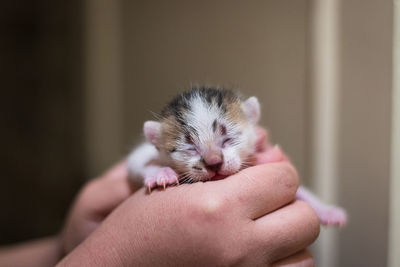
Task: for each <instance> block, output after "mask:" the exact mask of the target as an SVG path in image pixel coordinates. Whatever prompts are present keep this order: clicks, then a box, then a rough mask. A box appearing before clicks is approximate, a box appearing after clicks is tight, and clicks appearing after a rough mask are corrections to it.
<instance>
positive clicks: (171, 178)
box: [142, 165, 179, 192]
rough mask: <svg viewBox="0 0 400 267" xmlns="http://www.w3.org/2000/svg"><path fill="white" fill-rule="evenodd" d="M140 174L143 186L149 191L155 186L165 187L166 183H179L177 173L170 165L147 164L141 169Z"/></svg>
mask: <svg viewBox="0 0 400 267" xmlns="http://www.w3.org/2000/svg"><path fill="white" fill-rule="evenodd" d="M142 176H143V178H144V180H143V183H144V186H145V187H146V188H147V189H148V191H149V192H151V190H152V189H153V188H156V187H164V189H165V188H166V187H167V186H168V185H174V184H179V181H178V179H179V176H178V174H177V173H176V172H175V171H174V170H173V169H171V168H170V167H162V166H157V165H149V166H146V167H145V168H144V169H143V170H142Z"/></svg>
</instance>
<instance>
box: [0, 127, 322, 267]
mask: <svg viewBox="0 0 400 267" xmlns="http://www.w3.org/2000/svg"><path fill="white" fill-rule="evenodd" d="M260 133H261V134H264V137H263V138H264V139H265V138H266V133H265V132H264V131H261V132H260ZM264 144H265V143H263V144H262V142H260V154H259V156H258V163H260V164H262V163H270V162H276V163H271V164H267V165H262V166H257V167H252V168H248V169H246V170H243V171H242V172H240V173H238V174H236V175H234V176H232V177H229V178H228V179H225V180H221V181H214V182H209V183H197V184H192V185H181V186H179V187H171V188H167V189H166V190H165V191H154V192H153V193H152V194H150V195H148V194H145V192H144V190H143V189H141V190H139V191H138V192H136V193H135V194H133V195H132V196H130V195H131V193H132V192H133V191H134V190H132V189H131V188H130V187H129V185H128V183H127V174H126V170H125V166H124V165H123V163H122V164H119V165H117V166H115V167H114V168H113V169H111V171H109V172H107V173H106V174H105V175H103V176H102V177H101V178H98V179H95V180H93V181H91V182H90V183H88V184H87V185H86V186H85V187H84V188H83V190H82V191H81V193H80V194H79V195H78V197H77V199H76V201H75V203H74V205H73V207H72V208H71V211H70V214H69V216H68V219H67V221H66V224H65V227H64V230H63V231H62V234H61V235H59V236H58V237H55V238H53V239H51V240H53V241H52V242H53V243H52V244H53V245H52V247H56V248H59V249H54V250H53V251H51V250H49V251H50V252H49V253H48V254H49V255H47V256H48V257H49V258H51V257H53V259H54V257H55V255H57V256H59V254H60V251H62V253H64V254H67V256H66V257H65V258H64V259H63V261H62V262H61V263H60V264H59V265H60V266H70V265H72V266H92V265H97V266H136V265H139V266H140V265H142V266H154V265H164V266H176V265H199V266H200V265H201V266H207V265H212V266H215V265H239V266H248V265H250V266H257V265H263V266H269V265H270V266H313V260H312V256H311V255H310V254H309V253H308V251H306V250H305V248H306V247H307V246H308V245H309V244H311V243H312V242H313V241H314V239H315V238H316V237H317V235H318V232H319V223H318V219H317V217H316V215H315V213H314V211H313V210H312V209H311V208H310V207H309V206H308V205H307V204H305V203H303V202H299V201H296V202H293V199H294V196H295V192H296V189H297V186H298V177H297V173H296V171H295V170H294V168H293V167H292V166H291V164H290V163H289V162H288V161H287V158H286V157H285V156H284V154H283V153H282V151H281V150H280V149H279V148H278V147H267V149H265V148H266V146H265V145H264ZM244 181H245V182H244ZM110 213H111V214H110ZM103 220H104V221H103ZM92 232H93V233H92ZM29 249H32V248H29ZM1 255H3V256H4V254H1V250H0V262H4V261H3V259H7V257H5V258H4V257H3V258H2V257H1ZM6 256H7V255H6ZM34 262H35V260H34V259H33V260H31V261H30V265H29V266H35V265H34ZM22 266H23V265H22ZM37 266H39V264H38V265H37ZM42 266H46V265H42ZM48 266H51V264H49V265H48Z"/></svg>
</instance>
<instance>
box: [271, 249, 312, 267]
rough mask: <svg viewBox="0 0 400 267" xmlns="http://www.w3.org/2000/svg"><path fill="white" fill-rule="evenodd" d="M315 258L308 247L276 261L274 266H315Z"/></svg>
mask: <svg viewBox="0 0 400 267" xmlns="http://www.w3.org/2000/svg"><path fill="white" fill-rule="evenodd" d="M313 266H314V259H313V257H312V255H311V253H310V251H308V250H307V249H305V250H302V251H300V252H298V253H296V254H294V255H291V256H289V257H287V258H285V259H283V260H280V261H278V262H275V263H274V264H272V267H313Z"/></svg>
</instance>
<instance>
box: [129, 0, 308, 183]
mask: <svg viewBox="0 0 400 267" xmlns="http://www.w3.org/2000/svg"><path fill="white" fill-rule="evenodd" d="M307 7H308V1H305V0H304V1H288V0H285V1H282V0H279V1H278V0H276V1H183V0H181V1H167V2H166V1H124V2H123V8H122V14H123V17H124V27H125V28H124V33H123V34H124V37H125V38H126V39H125V41H124V47H123V50H124V57H125V58H124V62H125V65H124V76H125V79H124V88H125V90H126V91H125V93H126V98H125V100H126V102H125V103H126V104H125V106H126V107H127V110H126V112H125V116H126V117H125V121H126V123H127V127H128V128H127V131H126V132H127V133H128V136H126V138H127V140H128V144H129V142H132V140H133V138H134V137H135V136H137V135H138V134H141V131H142V125H143V121H144V120H145V119H152V118H154V116H153V115H152V113H151V112H155V113H157V112H160V111H161V108H162V106H163V105H164V104H165V103H166V101H168V100H169V99H170V98H171V97H173V96H174V95H175V94H176V93H177V92H181V91H182V90H185V89H187V88H189V87H190V85H191V84H196V83H199V84H211V85H220V86H226V87H229V88H239V89H240V90H241V91H242V92H243V93H244V94H245V95H247V96H251V95H256V96H257V97H258V98H259V100H260V102H261V105H262V119H261V124H262V125H264V126H265V127H267V128H268V129H270V133H271V136H272V139H273V141H274V142H277V143H279V144H281V145H282V146H283V148H284V149H285V150H286V151H287V152H288V154H289V155H290V156H291V157H292V159H293V161H294V162H295V165H296V166H297V168H298V169H299V171H300V173H301V174H302V178H303V179H305V175H304V174H305V161H306V157H305V155H306V145H305V139H306V129H307V121H306V111H307V98H306V96H307V91H306V80H305V78H306V65H307V64H306V45H307V39H306V36H307V34H306V33H307V26H308V25H307V19H308V18H307Z"/></svg>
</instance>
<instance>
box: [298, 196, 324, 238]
mask: <svg viewBox="0 0 400 267" xmlns="http://www.w3.org/2000/svg"><path fill="white" fill-rule="evenodd" d="M299 205H301V208H302V212H303V214H304V218H305V219H306V220H307V221H306V222H305V224H306V225H307V229H309V231H310V233H309V234H310V238H311V239H312V240H315V239H317V237H318V236H319V232H320V222H319V218H318V215H317V213H316V212H315V211H314V209H313V208H312V207H311V206H310V205H309V204H307V203H306V202H304V201H299Z"/></svg>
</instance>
